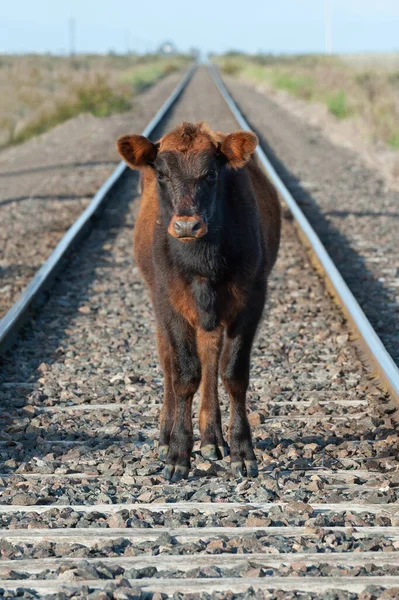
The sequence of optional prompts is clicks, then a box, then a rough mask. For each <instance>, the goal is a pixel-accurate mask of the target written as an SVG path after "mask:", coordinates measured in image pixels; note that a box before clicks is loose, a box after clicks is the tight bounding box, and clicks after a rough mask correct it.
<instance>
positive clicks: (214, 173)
mask: <svg viewBox="0 0 399 600" xmlns="http://www.w3.org/2000/svg"><path fill="white" fill-rule="evenodd" d="M206 178H207V180H208V181H216V179H217V178H218V174H217V171H215V170H214V169H211V170H210V171H208V173H207V174H206Z"/></svg>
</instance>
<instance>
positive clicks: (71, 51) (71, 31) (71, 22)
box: [68, 17, 76, 56]
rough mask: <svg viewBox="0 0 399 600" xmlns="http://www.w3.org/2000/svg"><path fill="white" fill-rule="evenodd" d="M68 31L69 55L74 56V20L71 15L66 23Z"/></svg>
mask: <svg viewBox="0 0 399 600" xmlns="http://www.w3.org/2000/svg"><path fill="white" fill-rule="evenodd" d="M68 32H69V56H74V54H75V53H76V47H75V44H76V21H75V19H74V18H73V17H71V18H70V19H69V23H68Z"/></svg>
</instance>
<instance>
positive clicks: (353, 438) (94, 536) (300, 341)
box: [0, 69, 399, 600]
mask: <svg viewBox="0 0 399 600" xmlns="http://www.w3.org/2000/svg"><path fill="white" fill-rule="evenodd" d="M213 86H214V84H213V83H212V81H211V79H210V76H209V75H208V74H207V72H206V71H205V70H203V69H200V70H199V71H198V73H197V74H196V75H195V76H194V79H193V80H192V82H191V83H190V84H189V86H188V88H187V90H186V91H185V92H184V94H183V96H182V99H181V101H180V102H179V103H178V105H177V106H176V107H175V108H174V110H173V111H172V113H171V115H170V118H169V121H168V123H167V124H165V125H164V127H165V128H167V129H169V128H170V127H171V126H173V125H174V124H175V123H179V122H181V121H182V120H183V119H185V120H191V121H199V120H201V119H203V118H204V117H206V119H207V120H208V121H209V122H210V124H211V126H213V127H215V128H219V129H222V130H226V131H231V130H234V129H235V128H236V124H235V123H234V121H233V120H232V117H231V116H230V114H229V113H228V112H227V110H226V107H225V105H224V103H223V101H222V99H221V98H220V96H219V95H218V93H217V91H216V89H215V88H214V87H213ZM132 132H133V131H132ZM137 183H138V177H137V175H136V174H135V173H133V172H130V171H129V172H126V173H125V174H124V176H123V177H122V179H121V180H120V182H119V183H118V184H117V185H116V186H115V188H114V189H113V191H112V193H111V195H110V199H109V202H108V203H107V205H106V208H105V210H104V213H103V215H102V216H101V217H100V218H99V219H98V221H97V223H96V227H95V228H94V229H93V231H92V233H91V234H90V236H89V237H88V238H87V239H86V241H84V242H83V243H82V245H81V246H80V247H79V249H78V251H77V252H76V253H75V255H74V256H72V257H71V259H70V260H69V263H68V265H67V266H66V268H65V270H64V271H63V272H62V273H61V274H60V276H59V281H58V283H57V284H56V285H55V286H54V288H53V289H52V294H51V297H50V299H49V301H48V303H47V304H46V305H45V306H44V307H43V308H42V309H41V311H40V312H39V313H38V314H37V315H36V318H35V319H34V320H33V321H32V322H31V323H30V325H29V326H27V327H26V328H25V330H24V333H23V335H22V336H21V338H20V340H19V342H18V343H17V345H16V346H15V347H14V349H13V350H12V351H9V352H8V354H6V355H5V356H4V357H3V358H1V359H0V360H1V362H0V368H1V369H0V452H1V457H0V493H1V503H2V505H6V506H7V507H13V509H14V508H15V511H14V510H13V512H10V513H6V512H3V513H2V511H1V507H0V529H4V530H7V531H8V532H9V536H7V534H6V533H3V536H2V537H3V539H2V540H1V541H0V556H1V559H2V560H7V561H8V560H13V561H14V563H15V566H14V567H13V568H12V569H11V570H10V571H11V572H9V573H8V576H7V581H8V582H11V583H12V581H18V582H19V580H20V579H24V578H25V577H26V576H28V577H29V579H32V578H36V581H42V580H46V579H50V580H54V581H57V582H60V581H65V580H68V577H69V578H70V579H69V580H68V581H73V582H74V583H76V582H77V585H78V586H84V585H85V584H84V582H85V580H92V579H94V580H96V579H97V580H98V579H104V580H105V579H111V580H112V581H109V582H108V583H107V582H106V581H104V583H103V582H101V584H100V585H101V589H102V591H101V592H100V591H94V590H92V589H91V588H87V589H84V590H83V591H82V590H81V591H80V592H78V593H75V592H70V591H65V592H64V591H62V592H59V594H60V595H58V596H57V595H55V594H53V595H47V596H46V595H42V596H41V597H49V598H63V597H65V598H70V597H74V598H98V600H100V599H101V600H104V599H105V598H129V595H128V594H129V593H131V594H132V595H131V597H143V598H144V597H152V593H151V595H150V596H145V594H147V593H150V592H143V593H142V592H141V591H140V589H138V590H135V589H134V587H133V588H132V589H133V592H128V591H126V590H125V588H128V585H127V584H126V585H125V584H124V583H123V581H122V583H121V581H119V580H118V578H122V579H123V580H128V581H131V580H137V582H139V580H140V579H141V578H142V577H144V578H146V579H148V578H149V579H150V580H157V579H158V578H159V577H162V578H166V579H167V578H175V579H178V580H179V582H180V581H182V582H183V581H188V580H189V579H190V578H195V579H199V580H203V579H209V580H211V579H215V578H216V579H219V580H222V579H224V578H226V577H234V578H236V579H237V581H239V580H241V579H242V578H243V577H245V578H246V577H250V578H264V577H268V576H269V577H298V578H300V579H304V578H306V576H307V575H309V577H310V576H315V577H316V578H318V579H323V581H324V580H325V578H326V577H331V578H332V577H342V576H346V577H353V580H356V578H357V577H363V576H364V577H369V578H370V584H372V582H373V579H372V578H373V576H374V577H379V576H384V577H385V576H387V577H388V576H391V577H396V576H397V575H398V572H397V569H398V567H397V565H396V564H395V560H392V559H391V563H390V562H389V559H388V558H387V562H386V563H382V564H381V561H377V560H376V562H378V564H374V563H373V562H372V561H371V562H370V561H369V562H368V563H367V564H366V563H364V564H362V563H361V562H359V563H358V564H353V563H351V564H349V565H346V564H345V561H344V560H343V562H342V563H337V564H335V565H332V564H330V563H329V561H328V557H329V555H333V554H336V553H347V554H348V556H350V557H351V558H352V557H354V556H355V554H356V553H363V552H367V553H375V555H376V559H377V557H378V558H379V557H380V556H381V555H382V554H384V553H386V554H387V557H388V555H389V556H391V555H396V553H397V549H398V548H399V530H397V527H398V525H399V515H398V514H396V511H395V510H394V507H395V503H396V502H397V501H398V499H399V497H398V489H399V479H398V477H397V469H398V458H397V454H398V435H397V429H396V427H395V425H394V423H393V422H392V421H391V418H390V414H391V413H393V412H394V410H395V407H394V406H392V404H391V402H390V401H389V399H388V398H387V397H386V396H385V395H384V394H383V393H381V392H380V391H379V389H378V388H377V386H376V383H375V382H373V381H370V380H369V378H368V376H367V373H366V371H365V369H364V367H363V365H362V363H361V361H360V360H359V358H358V356H357V354H356V350H355V347H354V346H353V344H352V343H351V341H350V339H349V332H348V329H347V327H346V325H345V323H344V320H343V317H342V315H341V313H340V312H339V311H338V309H337V308H336V307H335V306H334V304H333V302H332V300H331V299H330V298H329V296H328V295H327V293H326V291H325V288H324V286H323V285H322V283H321V282H320V280H319V278H318V276H317V275H316V273H315V271H314V270H313V269H312V267H311V266H310V264H309V261H308V259H307V257H306V254H305V252H304V250H303V248H302V246H301V244H300V242H299V241H298V239H297V237H296V235H295V231H294V228H293V225H292V223H291V222H290V221H289V220H285V221H284V223H283V240H282V246H281V251H280V255H279V259H278V262H277V264H276V267H275V269H274V271H273V274H272V276H271V279H270V292H269V300H268V303H267V309H266V314H265V319H264V321H263V323H262V326H261V328H260V331H259V334H258V336H257V339H256V342H255V344H254V350H253V359H252V371H251V375H252V381H251V389H250V394H249V401H248V406H249V412H250V421H251V424H252V430H253V440H254V446H255V453H256V455H257V458H258V460H259V467H260V474H259V477H258V478H257V479H238V480H237V479H235V478H234V477H233V476H232V474H231V472H230V469H229V458H228V457H227V458H226V459H224V460H223V461H218V462H209V461H206V460H204V459H203V458H202V457H201V455H200V452H199V439H198V437H199V436H198V418H197V412H198V401H196V403H195V407H194V425H195V426H194V432H195V437H196V443H195V446H194V452H193V460H192V470H191V472H190V476H189V478H188V479H187V480H185V481H181V482H179V484H169V483H166V482H165V480H164V479H163V478H162V475H161V473H162V466H163V465H162V463H161V462H160V461H159V459H158V458H157V436H158V417H159V411H160V407H161V401H162V375H161V372H160V369H159V364H158V360H157V357H156V352H155V343H154V340H155V335H154V333H155V331H154V330H155V322H154V318H153V314H152V309H151V306H150V301H149V295H148V292H147V290H146V289H145V288H144V286H143V283H142V281H141V279H140V277H139V274H138V270H137V267H136V266H135V264H134V259H133V252H132V232H133V229H134V223H135V217H136V214H137V209H138V202H137ZM221 401H222V402H221V404H222V415H223V422H224V428H225V430H226V428H227V414H228V404H227V401H226V398H225V396H224V395H223V394H221ZM178 501H184V502H185V503H186V504H187V509H186V510H183V511H177V510H176V511H174V510H173V506H171V510H170V511H153V510H151V511H150V510H149V509H148V508H141V509H140V508H139V507H136V508H134V509H129V510H128V509H124V507H123V505H122V506H121V507H120V510H118V511H116V512H115V513H113V514H108V513H107V512H106V511H102V512H101V510H98V509H95V508H94V507H93V511H90V510H89V511H88V512H87V511H79V509H78V508H77V507H78V505H84V506H85V507H90V505H94V504H105V505H115V504H119V503H120V504H123V503H133V502H134V503H154V502H158V503H159V502H163V503H174V502H178ZM204 502H216V503H226V504H227V503H228V502H241V503H248V502H257V503H259V502H260V503H276V502H285V503H287V506H285V507H279V506H274V507H272V508H270V507H269V508H268V509H267V510H250V509H249V508H246V507H245V506H243V507H242V508H239V509H238V510H235V511H233V510H231V509H229V507H228V506H226V507H223V510H222V511H218V512H217V513H214V514H213V513H212V514H206V513H205V511H202V510H200V509H198V508H191V507H190V503H191V504H193V503H204ZM321 502H324V503H327V502H328V503H335V504H339V503H343V502H350V503H354V504H358V503H362V502H365V503H366V502H367V503H369V504H373V505H374V506H375V505H381V510H379V509H378V508H377V509H375V510H373V511H368V510H367V508H366V507H365V509H364V511H359V510H357V511H355V510H353V511H351V510H350V508H348V507H345V509H342V510H336V509H334V510H327V511H325V512H323V513H320V514H319V513H317V512H316V511H315V509H314V507H312V506H313V504H312V506H310V505H309V504H310V503H314V504H318V503H321ZM39 505H46V507H47V506H48V510H46V511H45V512H44V513H41V514H37V513H35V512H34V510H33V511H32V512H28V511H27V510H25V509H26V507H29V509H30V510H32V509H33V508H34V507H35V506H39ZM57 505H58V508H57ZM61 505H62V506H61ZM65 505H70V506H66V507H65ZM387 506H389V507H393V510H389V511H388V510H387ZM74 507H75V508H74ZM398 513H399V511H398ZM243 527H246V528H251V527H252V528H257V529H254V530H242V529H241V530H240V528H243ZM276 527H277V528H279V529H278V530H273V528H276ZM193 528H198V530H199V533H198V535H197V533H196V534H195V535H194V536H191V538H190V539H188V538H187V536H186V538H187V539H186V538H185V537H184V533H185V532H187V531H190V530H192V529H193ZM207 528H217V531H216V532H214V530H213V533H210V534H207ZM231 528H234V529H236V530H237V533H235V531H232V530H231ZM368 528H370V529H368ZM373 528H378V529H375V531H373ZM54 530H56V531H54ZM168 530H170V531H171V532H172V533H173V535H172V534H171V533H170V532H169V531H168ZM176 531H177V533H176ZM66 534H67V535H69V534H70V535H71V536H72V538H70V537H68V538H65V535H66ZM18 536H20V539H19V538H18ZM24 536H25V537H24ZM46 536H47V537H46ZM57 536H58V537H57ZM63 536H64V539H63ZM73 536H75V537H76V536H77V537H76V541H74V539H73ZM79 536H80V537H79ZM107 536H108V537H107ZM135 536H136V537H135ZM88 540H89V541H88ZM309 552H311V553H317V554H320V553H323V554H325V556H326V559H325V562H324V561H321V562H318V563H317V564H316V563H315V564H310V565H309V564H305V565H303V564H301V562H303V560H302V559H303V554H304V553H309ZM253 553H261V554H262V555H264V556H265V559H264V560H263V561H262V562H261V564H259V563H258V562H256V561H253V562H251V558H250V555H251V554H253ZM295 553H296V554H298V564H296V563H292V562H288V563H287V564H284V561H283V560H282V562H281V564H280V565H278V566H276V565H274V566H269V567H268V566H267V559H268V557H269V556H270V559H271V558H276V556H278V557H279V558H281V556H280V555H284V554H295ZM221 554H232V555H236V554H245V555H247V554H248V563H245V564H241V565H240V566H237V567H231V566H229V567H223V565H222V564H220V565H219V564H218V563H217V560H216V556H218V555H221ZM173 555H178V556H186V555H192V556H193V555H195V556H199V557H201V556H207V555H211V556H212V562H211V563H209V565H208V566H195V565H194V566H193V568H192V569H189V571H187V568H186V567H185V568H184V569H183V568H179V565H177V564H176V565H174V566H170V565H169V566H168V567H167V568H161V567H160V568H158V567H157V566H156V565H154V566H155V570H153V569H152V570H151V569H150V567H151V565H150V566H149V567H148V569H150V570H148V569H147V571H145V572H144V571H143V572H141V571H140V570H139V569H141V568H144V569H145V568H146V567H139V569H136V568H135V567H134V566H132V567H126V568H125V567H121V566H119V570H118V568H115V570H114V571H112V569H111V571H107V569H109V566H108V565H106V567H105V566H103V567H101V566H99V564H98V563H95V564H94V565H93V564H92V563H90V562H88V561H89V560H90V559H96V560H97V559H98V561H100V562H101V560H102V559H104V560H105V559H107V558H116V559H118V557H120V558H121V560H122V559H125V558H128V557H140V556H144V557H146V556H148V557H154V556H160V557H162V556H165V557H166V556H173ZM50 558H59V559H65V558H71V559H74V560H75V559H76V560H77V563H76V564H75V563H74V564H73V565H72V566H71V565H69V567H70V568H69V573H67V575H64V574H63V573H65V572H66V571H68V569H65V568H64V566H63V567H60V566H56V567H54V568H50V569H48V570H47V567H46V569H43V570H41V571H39V572H38V573H36V575H34V574H31V573H30V574H29V572H28V570H25V571H24V567H23V566H21V569H19V568H18V562H19V561H22V560H26V559H28V560H29V559H32V560H33V561H40V560H47V559H50ZM213 559H215V560H213ZM323 559H324V556H323ZM395 559H396V557H395ZM188 560H189V558H188ZM82 561H87V562H86V563H84V562H82ZM0 567H1V561H0ZM79 569H82V570H83V571H82V572H81V573H80V574H79V571H78V572H77V573H76V570H79ZM98 569H100V570H98ZM129 569H130V571H129ZM249 572H250V575H248V573H249ZM107 573H108V574H107ZM3 578H4V575H3ZM125 583H126V582H125ZM111 584H112V585H111ZM107 585H111V587H109V588H107V587H106V586H107ZM132 585H133V586H134V584H132ZM3 586H4V587H6V586H5V585H4V584H3ZM112 586H114V587H113V588H112ZM0 588H1V586H0ZM26 588H29V585H28V584H27V585H26ZM21 589H24V586H22V588H21ZM182 589H183V588H182ZM271 589H273V587H272V588H271ZM120 590H122V591H120ZM254 590H256V587H255V588H254V589H252V588H251V589H248V590H247V592H245V594H244V593H235V591H234V588H232V593H231V594H230V593H229V592H223V593H222V592H210V593H205V592H199V593H198V594H192V593H190V594H186V595H181V594H179V593H177V592H176V593H175V592H174V597H175V598H212V599H214V600H216V599H217V598H226V597H229V598H232V599H233V598H257V597H259V598H263V597H265V598H274V597H275V598H289V597H292V598H303V599H304V600H310V599H311V598H312V599H313V598H316V597H317V598H324V597H325V598H326V600H327V598H329V599H331V598H337V599H338V598H345V599H346V598H353V599H355V598H359V599H360V598H362V600H371V599H372V598H374V597H376V598H377V597H378V596H377V595H376V594H377V593H381V594H382V593H383V594H388V590H387V591H386V592H382V591H381V589H380V588H378V590H377V591H370V592H362V593H357V592H356V593H355V592H353V593H352V592H342V593H341V592H331V594H335V595H327V593H324V592H323V593H320V594H317V596H315V594H313V592H298V593H297V592H295V593H293V592H283V591H281V592H270V593H269V592H267V591H264V590H262V591H259V592H257V591H254ZM6 593H7V594H9V595H8V596H6V597H14V596H13V595H12V594H14V592H11V591H10V592H6ZM22 593H23V594H25V596H23V597H25V598H31V597H32V598H35V597H38V596H35V595H34V594H35V593H34V592H32V594H31V595H29V594H30V592H26V591H23V592H21V594H22ZM156 593H157V594H159V592H156ZM0 594H1V592H0ZM62 594H64V596H63V595H62ZM73 594H75V595H73ZM100 594H103V596H101V595H100ZM104 594H105V595H104ZM123 594H125V596H123ZM134 594H136V595H135V596H134ZM141 594H142V596H140V595H141ZM289 594H291V596H290V595H289ZM293 594H296V595H293ZM362 594H363V595H362ZM367 594H369V595H367ZM373 594H374V595H373ZM172 595H173V594H172ZM161 597H162V595H158V596H156V595H155V598H157V600H159V599H160V598H161ZM382 597H384V596H382ZM385 597H386V598H389V597H390V596H389V595H386V596H385ZM391 597H394V596H391Z"/></svg>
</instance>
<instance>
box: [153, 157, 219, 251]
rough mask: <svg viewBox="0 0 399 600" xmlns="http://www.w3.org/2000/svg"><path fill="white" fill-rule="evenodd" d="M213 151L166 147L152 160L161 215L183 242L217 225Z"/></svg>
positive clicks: (216, 193) (217, 174) (172, 232)
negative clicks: (167, 148)
mask: <svg viewBox="0 0 399 600" xmlns="http://www.w3.org/2000/svg"><path fill="white" fill-rule="evenodd" d="M222 167H223V166H222V162H221V161H220V160H218V158H217V156H216V153H212V152H210V151H200V152H192V153H182V152H175V151H170V150H166V151H164V152H160V153H159V154H158V156H157V158H156V160H155V161H154V168H155V173H156V177H157V186H158V199H159V204H160V209H161V215H162V218H163V219H164V220H166V221H167V223H168V233H169V234H170V235H171V236H172V237H174V238H176V239H178V240H179V241H182V242H192V241H195V240H196V239H198V238H201V237H204V236H205V235H207V233H208V231H209V230H211V229H212V227H214V226H216V222H215V221H216V214H217V203H218V190H219V189H220V188H219V186H218V180H219V177H220V172H221V169H222Z"/></svg>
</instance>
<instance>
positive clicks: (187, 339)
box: [163, 314, 201, 482]
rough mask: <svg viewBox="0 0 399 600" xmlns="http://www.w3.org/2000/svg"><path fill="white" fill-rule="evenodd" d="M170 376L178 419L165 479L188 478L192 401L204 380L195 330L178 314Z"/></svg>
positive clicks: (172, 331)
mask: <svg viewBox="0 0 399 600" xmlns="http://www.w3.org/2000/svg"><path fill="white" fill-rule="evenodd" d="M167 335H168V342H169V350H170V368H171V369H170V375H171V381H172V387H173V392H174V403H175V404H174V407H175V410H174V420H173V427H172V430H171V432H170V438H169V448H168V452H167V455H166V465H165V469H164V472H163V474H164V477H165V479H167V480H169V481H172V482H176V481H179V479H182V478H184V477H187V475H188V473H189V471H190V456H191V452H192V449H193V426H192V401H193V396H194V394H195V392H196V391H197V389H198V386H199V383H200V380H201V365H200V362H199V359H198V354H197V350H196V343H195V333H194V330H193V329H192V328H191V327H190V326H189V325H188V323H187V322H186V321H185V320H184V319H183V318H182V317H180V316H179V315H178V314H175V316H174V318H173V320H172V322H171V324H170V326H169V327H168V332H167Z"/></svg>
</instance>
